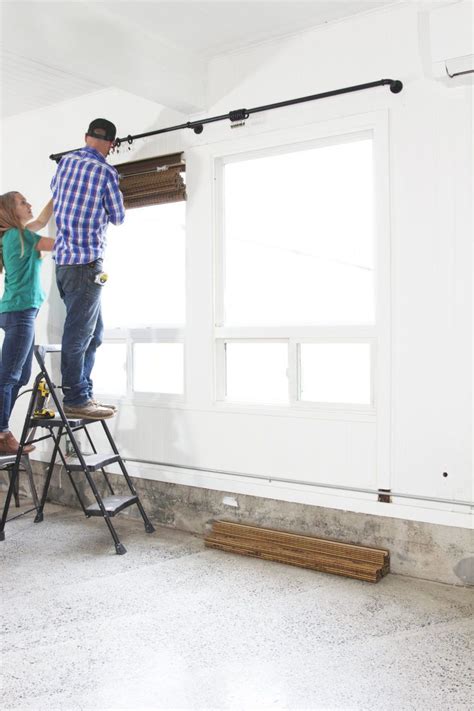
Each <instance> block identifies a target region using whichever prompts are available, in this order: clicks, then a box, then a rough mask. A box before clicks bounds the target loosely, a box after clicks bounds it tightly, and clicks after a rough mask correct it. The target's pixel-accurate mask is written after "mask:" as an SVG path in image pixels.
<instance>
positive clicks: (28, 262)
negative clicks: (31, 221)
mask: <svg viewBox="0 0 474 711" xmlns="http://www.w3.org/2000/svg"><path fill="white" fill-rule="evenodd" d="M40 239H41V236H40V235H37V234H35V232H30V230H26V229H25V230H23V244H24V251H23V256H21V242H20V235H19V231H18V230H17V229H16V228H15V227H12V228H11V229H10V230H7V231H6V232H5V233H4V235H3V238H2V250H3V269H4V276H5V288H4V292H3V297H2V300H1V301H0V313H5V312H7V311H24V310H25V309H33V308H38V309H39V307H40V306H41V304H42V303H43V301H44V298H45V295H44V291H43V289H42V288H41V280H40V268H41V254H40V252H38V250H37V249H36V245H37V243H38V242H39V240H40Z"/></svg>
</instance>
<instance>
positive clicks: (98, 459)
mask: <svg viewBox="0 0 474 711" xmlns="http://www.w3.org/2000/svg"><path fill="white" fill-rule="evenodd" d="M60 352H61V346H56V345H48V346H35V347H34V355H35V358H36V361H37V363H38V365H39V368H40V372H39V373H38V375H37V376H36V378H35V381H34V385H33V392H32V394H31V398H30V402H29V405H28V411H27V415H26V418H25V424H24V426H23V432H22V435H21V438H20V448H19V450H18V453H17V455H16V459H15V463H14V465H13V468H12V474H11V477H10V485H9V488H8V492H7V497H6V500H5V505H4V509H3V514H2V519H1V521H0V541H2V540H4V539H5V530H4V529H5V523H6V522H7V517H8V509H9V506H10V501H11V498H12V494H13V493H14V491H15V490H16V489H15V487H16V486H17V478H18V476H19V471H20V464H21V460H22V456H23V454H22V452H23V447H24V446H25V445H26V444H34V443H35V442H41V441H44V440H47V439H52V441H53V442H54V447H53V453H52V455H51V460H50V462H49V464H48V469H47V472H46V480H45V484H44V488H43V492H42V495H41V498H40V500H39V502H38V505H37V506H36V505H35V509H36V516H35V519H34V521H35V523H40V522H41V521H42V520H43V511H44V506H45V503H46V499H47V496H48V490H49V485H50V482H51V477H52V475H53V470H54V465H55V463H56V460H57V459H58V457H59V459H60V461H61V462H62V464H63V466H64V468H65V470H66V473H67V475H68V477H69V479H70V481H71V484H72V487H73V489H74V492H75V494H76V496H77V498H78V500H79V503H80V505H81V508H82V510H83V512H84V514H85V516H86V517H87V518H90V517H91V516H102V517H103V519H104V521H105V523H106V524H107V527H108V529H109V531H110V534H111V536H112V538H113V541H114V544H115V550H116V553H117V554H118V555H123V554H124V553H126V552H127V549H126V548H125V546H124V545H123V543H121V542H120V540H119V537H118V535H117V532H116V530H115V528H114V526H113V524H112V521H111V519H112V518H113V517H114V516H116V515H117V514H118V513H120V511H123V510H124V509H126V508H128V507H129V506H133V505H136V506H137V507H138V510H139V511H140V514H141V517H142V519H143V522H144V524H145V531H146V532H147V533H153V532H154V530H155V529H154V527H153V525H152V524H151V522H150V521H149V519H148V516H147V515H146V513H145V510H144V508H143V506H142V504H141V502H140V499H139V497H138V494H137V492H136V489H135V487H134V485H133V482H132V480H131V478H130V476H129V474H128V472H127V469H126V467H125V464H124V461H123V459H122V457H121V456H120V454H119V451H118V449H117V446H116V444H115V442H114V439H113V437H112V435H111V433H110V430H109V428H108V426H107V422H106V420H88V419H78V418H69V417H67V416H66V415H65V414H64V410H63V408H62V405H61V403H60V401H59V398H58V395H57V392H56V390H57V389H58V388H57V386H55V385H54V383H53V382H52V380H51V377H50V375H49V373H48V370H47V368H46V363H45V358H46V355H47V354H48V353H60ZM41 381H43V382H44V383H46V386H47V389H48V390H49V394H50V396H51V398H52V400H53V402H54V406H55V412H51V413H47V414H48V416H45V414H44V410H43V408H41V409H42V410H43V412H42V413H41V414H39V415H38V414H37V408H36V404H37V400H38V393H39V392H40V387H41V386H40V383H41ZM35 411H36V414H35ZM51 415H53V416H51ZM94 425H95V426H96V427H97V426H101V427H102V429H103V431H104V433H105V435H106V438H107V441H108V443H109V445H110V448H111V449H112V452H111V453H110V454H99V453H98V452H97V450H96V448H95V446H94V442H93V440H92V437H91V434H90V432H89V428H90V427H92V426H94ZM38 429H40V430H46V431H47V434H43V435H41V436H39V437H37V436H36V432H37V430H38ZM79 432H84V433H85V435H86V438H87V441H88V444H89V446H90V448H91V450H92V454H83V453H82V451H81V448H80V445H79V442H78V440H77V437H76V435H77V433H79ZM66 436H67V438H68V440H69V443H70V446H71V448H72V451H73V456H69V455H68V454H67V453H66V447H65V443H66ZM115 463H116V464H118V465H119V467H120V469H121V472H122V474H123V476H124V479H125V481H126V483H127V486H128V489H129V492H130V493H129V494H128V495H127V496H118V495H117V494H116V493H115V492H114V489H113V487H112V484H111V482H110V479H109V476H108V473H107V472H106V470H105V467H106V466H107V465H108V464H115ZM96 472H100V473H101V476H102V477H103V480H104V482H105V485H106V488H107V490H108V494H109V495H107V496H104V497H102V496H101V494H100V492H99V489H98V487H97V483H96V481H95V479H94V474H95V473H96ZM84 478H85V480H86V483H87V484H88V485H89V488H90V490H91V492H92V494H93V496H94V498H95V503H92V504H88V503H87V501H86V500H85V496H84V494H81V491H80V488H81V486H80V484H81V481H80V480H81V479H82V480H83V479H84ZM35 503H36V502H35ZM31 510H34V509H31Z"/></svg>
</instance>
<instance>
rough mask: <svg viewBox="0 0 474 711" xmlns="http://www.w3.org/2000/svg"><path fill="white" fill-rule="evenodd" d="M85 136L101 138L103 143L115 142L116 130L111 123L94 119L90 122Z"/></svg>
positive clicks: (101, 119)
mask: <svg viewBox="0 0 474 711" xmlns="http://www.w3.org/2000/svg"><path fill="white" fill-rule="evenodd" d="M87 135H88V136H92V137H93V138H101V139H102V140H103V141H115V136H116V135H117V129H116V128H115V125H114V124H113V123H112V121H107V119H104V118H96V119H94V120H93V121H91V122H90V124H89V128H88V129H87Z"/></svg>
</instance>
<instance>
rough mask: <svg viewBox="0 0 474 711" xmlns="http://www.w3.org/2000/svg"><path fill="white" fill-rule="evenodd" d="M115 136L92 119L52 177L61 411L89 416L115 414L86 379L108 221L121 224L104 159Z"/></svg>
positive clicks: (114, 183)
mask: <svg viewBox="0 0 474 711" xmlns="http://www.w3.org/2000/svg"><path fill="white" fill-rule="evenodd" d="M115 136H116V128H115V126H114V124H113V123H111V122H110V121H107V120H106V119H101V118H98V119H95V120H94V121H92V122H91V123H90V125H89V128H88V130H87V133H86V136H85V142H86V145H85V146H84V148H81V149H79V150H77V151H73V152H71V153H68V154H67V155H65V156H64V157H63V158H62V159H61V161H60V163H59V166H58V169H57V171H56V174H55V175H54V177H53V180H52V182H51V189H52V191H53V204H54V216H55V219H56V225H57V236H56V242H55V250H54V259H55V262H56V283H57V285H58V289H59V293H60V295H61V298H62V300H63V301H64V304H65V306H66V320H65V323H64V332H63V338H62V350H61V374H62V387H63V395H64V400H63V407H64V413H65V415H66V416H69V417H80V418H85V419H92V420H98V419H104V418H108V417H113V415H114V414H115V408H114V407H113V406H111V405H103V404H101V403H98V402H97V401H96V400H95V398H94V394H93V390H92V380H91V372H92V368H93V366H94V361H95V353H96V350H97V348H98V347H99V346H100V344H101V343H102V334H103V322H102V315H101V292H102V289H103V288H104V284H105V282H106V281H107V275H106V274H104V272H103V271H102V264H103V261H102V260H103V253H104V248H105V243H106V242H105V233H106V230H107V226H108V223H109V222H111V223H112V224H113V225H121V224H122V222H123V221H124V219H125V208H124V204H123V197H122V193H121V192H120V189H119V177H118V173H117V170H116V169H115V168H114V167H113V166H111V165H109V164H108V163H107V161H106V158H107V156H108V154H109V152H110V149H111V148H112V146H113V144H114V141H115Z"/></svg>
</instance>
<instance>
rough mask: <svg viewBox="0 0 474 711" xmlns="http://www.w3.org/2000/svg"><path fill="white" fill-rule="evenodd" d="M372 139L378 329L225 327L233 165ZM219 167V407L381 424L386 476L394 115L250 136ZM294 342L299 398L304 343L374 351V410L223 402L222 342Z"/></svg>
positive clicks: (222, 148)
mask: <svg viewBox="0 0 474 711" xmlns="http://www.w3.org/2000/svg"><path fill="white" fill-rule="evenodd" d="M367 137H370V138H372V141H373V165H374V189H375V200H374V221H375V228H374V234H375V244H374V250H375V255H374V256H375V269H374V301H375V320H374V324H373V325H370V324H360V325H357V324H351V325H341V326H322V325H321V326H311V325H309V326H301V327H300V326H288V327H274V326H271V327H264V326H262V327H259V326H255V327H254V326H252V327H234V326H226V325H225V324H224V289H225V283H224V280H225V253H224V250H225V234H224V210H225V205H224V183H223V173H224V167H225V165H226V164H228V163H231V162H235V161H244V160H248V159H251V158H259V157H265V156H270V155H278V154H282V153H287V152H290V151H297V150H309V149H312V148H317V147H321V146H324V145H331V144H339V143H345V142H351V141H353V140H360V139H363V138H367ZM211 158H212V161H213V183H214V191H213V208H214V216H215V219H214V234H213V251H214V337H213V341H214V358H215V362H214V365H215V368H214V407H215V408H217V409H218V410H222V411H228V412H230V411H235V412H260V413H261V414H285V415H295V416H298V415H301V416H305V415H306V416H314V417H317V418H323V419H341V420H351V421H359V420H362V421H369V422H374V423H375V421H376V419H377V432H378V439H377V441H378V450H379V455H378V456H379V457H380V460H381V462H382V461H383V465H384V466H383V470H385V471H386V470H387V466H386V463H387V461H388V459H387V457H388V456H389V455H388V454H387V452H388V451H389V437H390V435H389V432H390V407H391V364H390V345H391V313H390V283H391V279H390V274H391V262H390V210H389V206H390V181H389V167H390V160H389V136H388V111H387V110H381V111H373V112H368V113H366V114H360V115H354V116H350V117H344V118H338V119H332V120H328V121H323V122H320V123H312V124H307V125H305V126H299V127H292V128H291V129H283V130H278V131H275V132H272V133H271V134H269V133H267V134H263V135H262V134H257V135H253V136H246V137H245V138H244V139H243V140H241V141H240V145H235V144H231V143H224V144H221V145H219V146H215V147H213V150H211ZM249 338H250V339H257V340H261V339H268V338H269V339H277V340H280V339H287V340H288V343H289V381H290V388H292V391H293V392H297V391H298V392H299V378H300V375H299V372H298V371H299V363H298V360H299V359H298V343H300V342H322V343H324V342H331V341H333V340H334V339H336V340H337V341H342V342H346V341H348V342H350V341H353V340H354V339H355V340H356V341H358V340H362V341H363V342H370V344H371V388H372V393H371V395H372V403H371V405H370V406H368V405H358V404H340V403H312V402H307V401H299V400H298V399H297V398H295V397H293V396H290V401H289V403H288V405H272V406H269V405H265V404H263V403H262V404H261V405H258V404H257V405H255V404H254V403H248V404H247V403H245V404H242V403H234V402H230V401H227V400H226V399H225V398H223V393H225V380H224V378H225V352H224V349H223V343H224V342H226V341H229V340H234V339H249Z"/></svg>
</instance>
